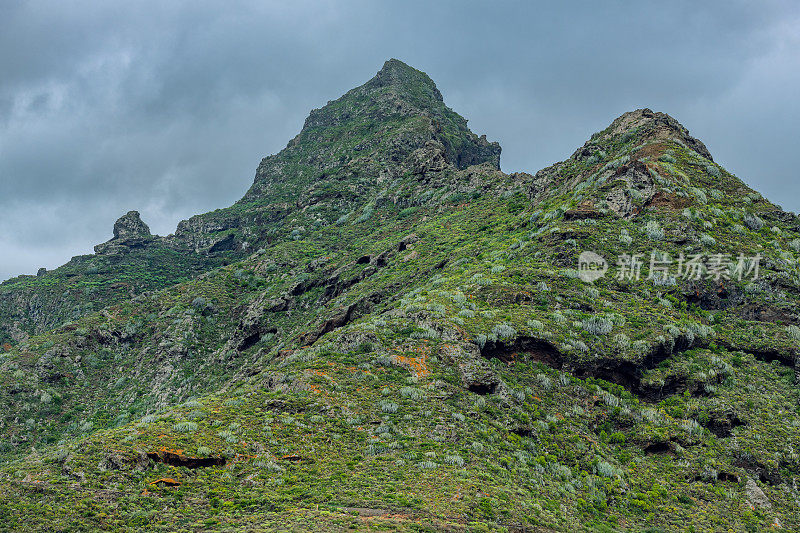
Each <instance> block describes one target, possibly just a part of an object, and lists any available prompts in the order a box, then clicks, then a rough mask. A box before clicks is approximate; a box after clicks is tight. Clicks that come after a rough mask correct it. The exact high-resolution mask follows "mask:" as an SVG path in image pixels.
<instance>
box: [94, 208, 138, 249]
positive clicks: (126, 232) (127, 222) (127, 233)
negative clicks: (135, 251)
mask: <svg viewBox="0 0 800 533" xmlns="http://www.w3.org/2000/svg"><path fill="white" fill-rule="evenodd" d="M152 241H153V235H151V234H150V228H149V227H148V226H147V224H145V223H144V222H142V219H141V218H140V215H139V212H138V211H129V212H128V213H127V214H126V215H124V216H122V217H120V218H119V219H118V220H117V221H116V222H115V223H114V238H113V239H111V240H110V241H108V242H106V243H103V244H98V245H97V246H95V247H94V251H95V253H97V254H114V253H122V252H124V251H128V250H130V249H132V248H142V247H144V246H146V245H147V244H149V243H151V242H152Z"/></svg>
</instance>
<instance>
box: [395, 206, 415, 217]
mask: <svg viewBox="0 0 800 533" xmlns="http://www.w3.org/2000/svg"><path fill="white" fill-rule="evenodd" d="M417 211H419V207H406V208H405V209H403V210H402V211H400V213H398V215H397V218H406V217H410V216H411V215H413V214H414V213H416V212H417Z"/></svg>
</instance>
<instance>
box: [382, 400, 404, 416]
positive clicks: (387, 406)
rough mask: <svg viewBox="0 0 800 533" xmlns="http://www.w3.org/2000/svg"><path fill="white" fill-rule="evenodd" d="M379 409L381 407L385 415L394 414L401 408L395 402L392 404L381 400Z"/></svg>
mask: <svg viewBox="0 0 800 533" xmlns="http://www.w3.org/2000/svg"><path fill="white" fill-rule="evenodd" d="M378 407H380V409H381V411H383V412H384V413H390V414H394V413H396V412H397V410H398V409H400V406H399V405H397V404H396V403H394V402H390V401H389V400H381V401H379V402H378Z"/></svg>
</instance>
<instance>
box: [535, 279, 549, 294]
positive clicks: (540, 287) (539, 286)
mask: <svg viewBox="0 0 800 533" xmlns="http://www.w3.org/2000/svg"><path fill="white" fill-rule="evenodd" d="M536 289H537V290H538V291H540V292H547V291H549V290H550V287H548V286H547V283H545V282H544V281H540V282H539V283H537V284H536Z"/></svg>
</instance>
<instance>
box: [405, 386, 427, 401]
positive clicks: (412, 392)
mask: <svg viewBox="0 0 800 533" xmlns="http://www.w3.org/2000/svg"><path fill="white" fill-rule="evenodd" d="M400 396H402V397H403V398H409V399H411V400H419V399H421V398H423V397H424V396H425V393H424V392H422V391H421V390H420V389H417V388H415V387H403V388H401V389H400Z"/></svg>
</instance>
